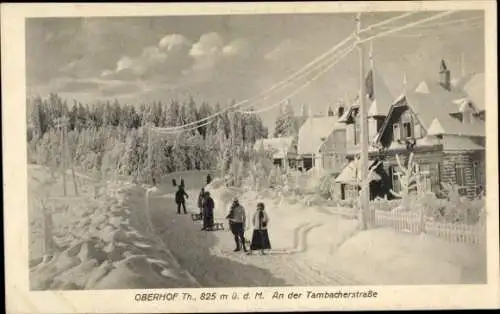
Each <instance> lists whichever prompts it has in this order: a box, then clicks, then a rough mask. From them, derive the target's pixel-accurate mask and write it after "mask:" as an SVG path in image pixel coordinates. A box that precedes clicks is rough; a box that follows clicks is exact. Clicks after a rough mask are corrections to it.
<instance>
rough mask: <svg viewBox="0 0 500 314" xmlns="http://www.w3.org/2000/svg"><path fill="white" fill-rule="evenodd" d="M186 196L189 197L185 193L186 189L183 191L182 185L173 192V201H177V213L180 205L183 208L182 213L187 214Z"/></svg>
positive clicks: (179, 211) (179, 210)
mask: <svg viewBox="0 0 500 314" xmlns="http://www.w3.org/2000/svg"><path fill="white" fill-rule="evenodd" d="M186 198H189V195H187V193H186V191H184V187H183V186H179V189H178V190H177V192H176V193H175V202H176V203H177V214H180V213H181V206H182V208H183V209H184V214H187V210H186Z"/></svg>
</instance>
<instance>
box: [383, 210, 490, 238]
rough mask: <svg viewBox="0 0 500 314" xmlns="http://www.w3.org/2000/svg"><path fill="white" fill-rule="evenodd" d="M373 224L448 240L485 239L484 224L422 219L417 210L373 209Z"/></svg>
mask: <svg viewBox="0 0 500 314" xmlns="http://www.w3.org/2000/svg"><path fill="white" fill-rule="evenodd" d="M375 224H376V225H377V226H382V227H391V228H394V230H396V231H398V232H408V233H426V234H430V235H433V236H436V237H439V238H442V239H444V240H446V241H449V242H454V243H466V244H473V245H479V244H482V243H484V240H485V236H486V233H485V225H484V223H481V222H480V223H477V224H474V225H468V224H463V223H449V222H437V221H429V220H422V217H421V215H420V213H418V212H397V211H392V212H388V211H380V210H376V211H375Z"/></svg>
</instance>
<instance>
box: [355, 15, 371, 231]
mask: <svg viewBox="0 0 500 314" xmlns="http://www.w3.org/2000/svg"><path fill="white" fill-rule="evenodd" d="M360 31H361V13H358V15H357V17H356V37H357V40H358V43H357V46H358V49H359V67H360V69H359V70H360V71H359V72H360V75H359V81H360V86H359V112H360V115H359V119H360V136H361V141H360V145H361V156H360V159H359V160H360V165H359V166H360V172H361V182H360V184H361V193H360V202H359V203H360V210H361V227H362V228H363V229H367V227H368V221H367V219H368V217H369V216H370V215H369V213H370V211H369V208H368V205H369V195H370V194H369V186H370V185H369V182H368V108H367V104H366V91H365V79H366V78H365V54H364V49H363V48H364V47H363V43H362V42H361V36H360Z"/></svg>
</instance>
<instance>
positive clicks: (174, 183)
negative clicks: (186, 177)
mask: <svg viewBox="0 0 500 314" xmlns="http://www.w3.org/2000/svg"><path fill="white" fill-rule="evenodd" d="M172 185H173V186H177V181H175V178H173V179H172Z"/></svg>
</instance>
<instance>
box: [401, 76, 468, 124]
mask: <svg viewBox="0 0 500 314" xmlns="http://www.w3.org/2000/svg"><path fill="white" fill-rule="evenodd" d="M422 84H424V85H425V86H426V92H422V91H421V90H420V89H419V88H417V89H415V90H414V91H413V92H408V93H406V95H405V98H406V102H407V104H408V105H409V106H410V108H411V109H412V111H413V112H414V113H415V115H416V116H417V118H418V119H419V121H420V122H421V123H422V125H423V127H424V128H426V129H428V128H429V126H430V124H431V122H432V121H433V120H434V119H435V118H439V119H441V118H447V117H449V118H450V119H451V117H450V113H455V112H459V111H458V109H459V107H458V106H457V105H456V104H454V103H453V101H455V100H457V99H462V98H465V97H466V95H465V93H463V92H461V91H458V90H452V91H447V90H445V89H444V88H443V87H442V86H441V85H440V84H439V83H438V82H427V81H423V82H421V83H420V85H419V87H421V86H422Z"/></svg>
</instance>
